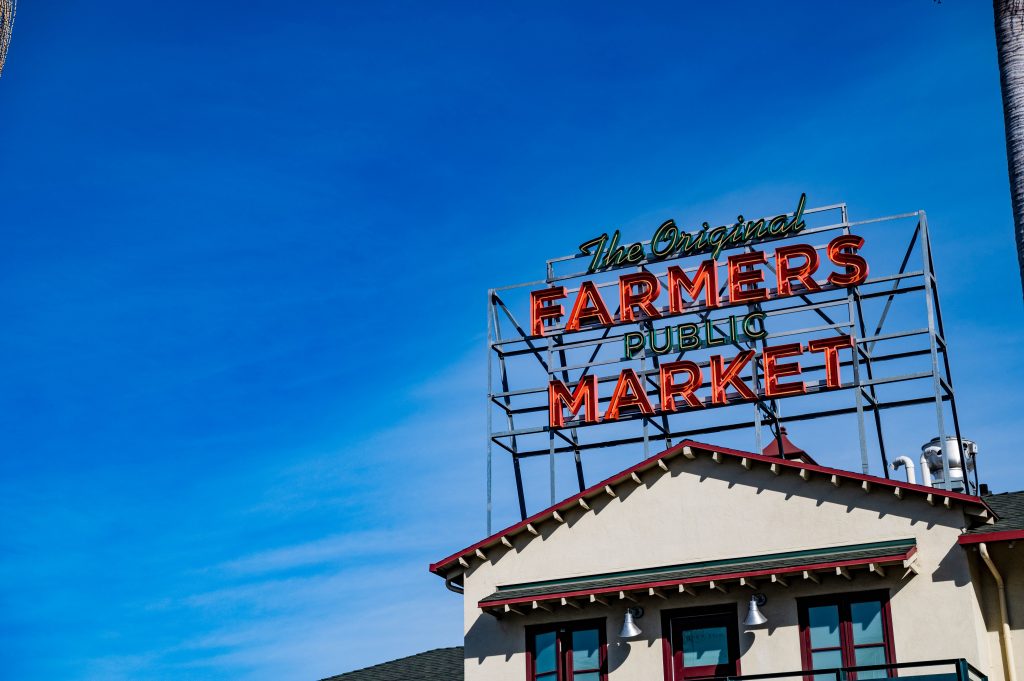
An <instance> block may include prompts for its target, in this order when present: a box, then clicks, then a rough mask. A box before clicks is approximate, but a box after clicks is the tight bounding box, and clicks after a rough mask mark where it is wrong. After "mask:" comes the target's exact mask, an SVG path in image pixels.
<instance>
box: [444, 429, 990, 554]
mask: <svg viewBox="0 0 1024 681" xmlns="http://www.w3.org/2000/svg"><path fill="white" fill-rule="evenodd" d="M684 447H690V448H692V449H700V450H703V451H706V452H719V453H721V454H725V455H727V456H732V457H738V458H743V459H750V460H752V461H762V462H764V463H768V464H776V465H779V466H784V467H787V468H793V469H796V470H801V469H803V470H808V471H811V472H816V473H822V474H825V475H835V476H837V477H840V478H844V479H847V480H857V481H858V482H865V481H866V482H870V483H871V484H872V485H878V486H880V487H889V488H897V487H898V488H900V489H905V490H908V491H912V492H919V493H921V494H932V495H935V496H937V497H939V498H943V497H949V498H950V499H954V500H957V501H962V502H964V503H966V504H973V505H977V506H981V507H982V508H984V509H986V510H987V511H988V512H989V513H992V515H995V513H994V512H993V511H992V509H991V508H989V507H988V505H987V504H986V503H985V502H984V501H982V500H981V497H975V496H971V495H969V494H962V493H960V492H948V491H946V490H941V489H937V488H935V487H928V486H926V485H912V484H910V483H908V482H899V481H896V480H890V479H888V478H879V477H876V476H874V475H865V474H863V473H853V472H851V471H844V470H841V469H838V468H827V467H825V466H818V465H816V464H809V463H803V462H801V461H791V460H788V459H783V458H782V457H778V456H765V455H763V454H755V453H753V452H744V451H742V450H739V449H730V448H728V447H718V446H715V445H709V444H705V443H703V442H696V441H694V440H683V441H682V442H680V443H679V444H677V445H674V446H672V447H670V448H668V449H666V450H665V451H663V452H661V453H660V454H655V455H654V456H652V457H650V458H647V459H644V460H643V461H641V462H640V463H637V464H635V465H633V466H630V467H629V468H627V469H626V470H624V471H622V472H620V473H616V474H615V475H613V476H611V477H609V478H606V479H604V480H602V481H601V482H599V483H597V484H596V485H591V486H590V487H588V488H587V489H585V490H583V491H582V492H580V493H578V494H575V495H573V496H571V497H569V498H568V499H564V500H562V501H560V502H558V503H557V504H555V505H554V506H549V507H548V508H546V509H544V510H543V511H540V512H538V513H534V514H533V515H532V516H530V517H529V518H527V519H526V520H523V521H520V522H518V523H516V524H515V525H511V526H509V527H507V528H505V529H504V530H501V531H499V532H496V533H495V534H492V535H491V536H489V537H487V538H486V539H482V540H480V541H478V542H477V543H475V544H473V545H472V546H469V547H466V548H464V549H462V550H461V551H458V552H457V553H453V554H452V555H450V556H448V557H447V558H443V559H441V560H439V561H437V562H436V563H431V564H430V571H431V572H433V573H434V574H440V570H441V568H444V567H446V566H448V565H449V564H450V563H453V562H455V561H456V560H458V559H459V558H461V557H464V556H466V555H467V554H471V553H474V552H475V551H476V550H477V549H482V548H484V547H486V546H488V545H490V544H493V543H495V542H497V541H498V540H499V539H501V537H503V536H504V535H507V534H511V533H516V532H519V531H521V530H523V529H524V528H525V527H526V526H527V525H529V524H531V523H535V522H538V521H540V520H543V519H545V518H547V517H548V516H550V515H551V513H552V512H553V511H561V510H565V509H567V508H568V507H570V506H574V505H575V504H576V503H577V501H579V500H580V499H584V498H586V497H589V496H590V495H592V494H595V493H597V492H599V491H600V490H602V489H604V487H605V486H606V485H615V484H617V483H619V482H622V481H623V480H625V479H626V478H628V477H629V476H630V474H631V473H636V472H638V471H641V470H646V469H648V468H650V467H651V466H654V465H656V464H657V462H658V460H660V459H665V458H670V457H673V456H675V455H676V454H678V453H679V452H680V451H682V450H683V448H684Z"/></svg>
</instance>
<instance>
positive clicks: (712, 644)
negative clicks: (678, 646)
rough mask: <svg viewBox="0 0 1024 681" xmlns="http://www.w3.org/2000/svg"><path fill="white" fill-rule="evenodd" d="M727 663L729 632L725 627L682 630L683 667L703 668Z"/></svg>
mask: <svg viewBox="0 0 1024 681" xmlns="http://www.w3.org/2000/svg"><path fill="white" fill-rule="evenodd" d="M728 661H729V632H728V630H727V629H726V628H725V627H707V628H704V629H684V630H683V666H684V667H705V666H707V665H710V664H716V665H717V664H726V663H727V662H728Z"/></svg>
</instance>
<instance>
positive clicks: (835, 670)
mask: <svg viewBox="0 0 1024 681" xmlns="http://www.w3.org/2000/svg"><path fill="white" fill-rule="evenodd" d="M879 672H881V674H879ZM920 672H925V673H920ZM723 678H724V680H725V681H762V680H764V681H767V680H768V679H794V680H798V681H803V680H813V681H833V680H834V681H867V680H868V679H873V680H878V679H880V680H882V681H885V680H887V679H896V678H900V679H911V680H912V681H988V677H987V676H986V675H985V674H982V673H981V672H980V671H978V670H977V669H975V668H974V667H973V666H971V664H970V663H969V662H968V661H967V660H965V659H963V658H961V659H956V660H923V661H921V662H897V663H895V664H872V665H862V666H859V667H832V668H828V669H812V670H809V671H803V670H801V671H797V672H776V673H773V674H744V675H741V676H726V677H723Z"/></svg>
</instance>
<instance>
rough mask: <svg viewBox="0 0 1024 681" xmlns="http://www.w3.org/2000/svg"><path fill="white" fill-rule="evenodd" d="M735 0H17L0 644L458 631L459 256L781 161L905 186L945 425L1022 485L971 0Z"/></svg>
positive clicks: (467, 276) (789, 183)
mask: <svg viewBox="0 0 1024 681" xmlns="http://www.w3.org/2000/svg"><path fill="white" fill-rule="evenodd" d="M770 4H771V7H770V8H769V7H768V5H769V3H756V2H748V3H695V2H693V3H664V4H658V3H642V4H641V3H629V4H628V6H627V4H622V3H596V4H595V3H592V2H590V3H559V4H557V6H552V5H551V4H548V5H541V4H536V5H532V6H530V5H525V6H524V5H516V6H512V5H505V6H500V7H499V6H496V5H494V6H488V5H486V4H480V3H465V4H461V5H458V4H445V3H430V4H429V6H428V5H427V4H423V3H407V4H395V3H385V2H382V3H348V4H342V3H335V2H313V1H311V2H306V3H298V4H296V3H292V4H291V5H281V4H280V3H269V2H260V1H256V2H250V3H247V4H246V7H245V8H244V10H243V9H242V8H241V6H240V5H238V4H233V3H216V2H204V3H198V2H188V1H186V2H183V3H176V4H175V5H174V8H173V9H174V11H173V12H170V11H169V10H168V9H167V7H160V8H159V9H158V8H157V7H156V6H155V5H152V4H151V3H141V2H124V1H121V0H111V1H110V2H105V3H94V2H93V3H86V2H83V1H81V0H79V1H73V0H61V1H58V2H53V3H47V4H45V5H41V4H38V3H35V4H33V3H26V2H23V3H21V7H20V8H19V14H18V17H17V24H16V26H15V34H14V39H13V42H12V46H11V52H10V54H9V57H8V61H7V66H6V69H5V72H4V75H3V77H2V79H0V224H2V226H3V235H4V239H5V247H4V248H3V249H2V251H0V259H2V263H0V306H2V309H3V310H4V313H5V315H4V316H5V324H4V328H5V333H4V334H2V335H0V353H2V357H3V360H2V361H0V372H2V373H0V381H2V384H3V386H4V389H3V390H2V391H0V445H2V451H3V463H4V474H3V476H2V477H0V640H2V641H3V642H2V643H0V670H3V671H2V672H0V675H2V676H4V677H5V678H12V679H14V678H17V679H38V678H55V677H59V678H64V679H71V680H87V679H104V680H111V679H112V680H117V679H139V678H145V679H156V680H160V679H315V678H319V677H321V676H326V675H328V674H332V673H337V672H341V671H346V670H349V669H353V668H357V667H360V666H364V665H367V664H371V663H374V662H378V661H381V660H385V659H389V658H392V657H395V656H398V655H402V654H409V653H413V652H417V651H419V650H422V649H426V648H430V647H435V646H442V645H454V644H457V643H458V642H459V641H460V637H461V603H460V600H459V599H458V598H457V597H456V596H454V595H453V594H451V593H449V592H448V591H446V590H445V589H444V587H443V584H442V583H441V581H440V580H438V579H437V578H436V577H433V576H432V575H429V574H428V573H427V571H426V566H427V564H428V563H429V562H431V561H432V560H436V559H438V558H440V557H442V556H444V555H447V554H448V553H450V552H451V550H453V549H456V548H459V547H461V546H464V545H465V544H467V543H468V542H470V541H471V540H474V539H476V538H478V537H479V536H480V535H482V533H483V530H484V515H483V508H484V456H483V453H484V427H485V426H484V411H483V402H484V397H483V396H484V392H485V380H486V378H485V369H484V367H485V352H484V349H483V345H484V336H485V332H486V327H485V309H484V300H485V298H484V294H485V292H486V290H487V288H489V287H491V286H497V285H502V284H507V283H514V282H518V281H526V280H531V279H536V278H539V277H540V276H542V275H543V261H544V259H545V258H548V257H553V256H556V255H562V254H567V253H571V252H572V251H573V250H574V249H575V246H576V245H577V244H578V243H580V241H582V240H583V239H585V238H589V237H590V236H592V235H593V234H594V233H598V232H600V231H603V230H606V229H613V228H616V227H621V228H622V229H623V230H624V231H625V232H626V234H627V235H628V236H630V237H632V238H636V239H640V238H646V236H647V234H648V232H649V226H650V225H651V224H657V223H658V222H660V221H661V220H663V219H666V218H668V217H675V218H676V219H677V220H683V221H685V220H686V219H688V218H693V219H694V220H696V219H701V220H703V219H714V218H716V217H717V218H720V219H721V220H722V221H727V220H729V219H731V218H732V216H734V215H735V213H736V211H738V210H741V211H744V212H746V213H747V214H748V215H756V214H774V213H777V212H780V211H782V210H789V209H790V207H791V204H792V203H793V200H794V197H796V196H798V195H799V193H800V192H802V191H806V192H807V193H808V195H809V196H810V197H811V203H812V204H818V205H821V204H826V203H832V202H836V201H846V202H848V203H849V205H850V207H851V214H852V216H853V217H854V218H866V217H874V216H878V215H884V214H891V213H897V212H903V211H909V210H916V209H919V208H923V209H926V210H927V211H928V213H929V217H930V222H931V225H932V229H933V239H934V246H935V250H936V258H937V268H938V274H939V278H940V284H941V286H942V294H943V304H944V312H945V314H946V317H947V324H948V335H949V337H950V341H951V346H952V353H953V371H954V376H955V378H956V382H957V388H958V395H959V398H960V407H961V413H962V419H963V423H964V431H965V433H967V434H969V435H970V436H973V437H974V438H976V439H977V440H978V441H979V442H980V443H981V445H982V450H983V457H984V459H983V462H982V465H983V468H982V472H983V475H982V478H983V480H984V479H988V480H989V481H990V482H992V483H993V486H994V487H995V488H996V489H997V490H1007V489H1020V488H1022V487H1024V474H1022V472H1021V469H1020V467H1019V465H1018V464H1017V462H1016V460H1015V459H1014V457H1015V456H1016V451H1017V449H1018V446H1017V444H1016V442H1017V441H1018V440H1019V434H1018V432H1017V425H1018V423H1019V420H1018V416H1017V405H1019V404H1020V400H1019V398H1018V395H1017V390H1018V389H1019V388H1018V386H1020V385H1021V384H1022V383H1024V370H1022V369H1021V366H1020V361H1019V358H1018V356H1017V353H1018V352H1019V349H1020V348H1021V347H1022V345H1021V336H1022V334H1021V330H1020V329H1021V322H1022V321H1024V320H1022V314H1021V312H1022V305H1021V288H1020V281H1019V276H1018V272H1017V268H1016V258H1015V253H1014V249H1013V241H1012V229H1011V215H1010V208H1009V193H1008V186H1007V179H1006V160H1005V147H1004V141H1003V132H1002V114H1001V107H1000V100H999V89H998V85H999V84H998V73H997V70H996V60H995V49H994V39H993V32H992V19H991V7H990V6H989V5H988V4H986V3H984V2H976V1H970V2H968V1H966V0H946V2H943V3H942V4H935V3H933V2H929V1H927V0H903V1H900V2H890V1H885V2H882V1H876V2H857V3H820V2H789V3H770ZM409 291H416V292H418V293H419V294H420V295H421V296H422V300H421V302H420V303H418V304H414V305H410V304H408V303H407V302H405V301H407V300H408V298H407V296H408V293H409ZM378 313H383V314H378ZM372 368H376V370H375V371H374V372H373V373H371V369H372ZM800 444H804V445H806V446H808V449H811V446H809V445H810V444H812V443H806V442H801V443H800ZM499 464H504V466H505V467H504V468H499V474H500V475H503V476H505V477H504V478H503V481H504V483H506V484H507V477H508V475H507V474H508V471H507V470H506V468H507V462H499ZM510 520H512V518H511V517H508V516H507V515H506V516H505V517H503V518H500V519H499V521H510Z"/></svg>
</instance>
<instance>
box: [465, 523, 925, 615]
mask: <svg viewBox="0 0 1024 681" xmlns="http://www.w3.org/2000/svg"><path fill="white" fill-rule="evenodd" d="M915 545H916V540H914V539H897V540H893V541H882V542H872V543H868V544H853V545H849V546H833V547H827V548H817V549H805V550H802V551H786V552H783V553H769V554H762V555H758V556H744V557H741V558H726V559H721V560H708V561H701V562H695V563H685V564H681V565H668V566H664V567H653V568H642V569H638V570H623V571H621V572H606V573H603V574H597V575H587V576H583V577H567V578H563V579H549V580H544V581H539V582H529V583H524V584H508V585H505V586H499V587H498V588H497V591H495V592H494V593H493V594H491V595H490V596H488V597H487V598H484V599H483V600H482V601H480V603H481V605H483V604H485V603H488V602H491V601H504V600H508V599H515V598H527V597H543V596H545V595H551V594H557V593H566V592H575V591H588V590H594V589H608V588H616V587H618V588H629V587H631V586H636V585H642V584H649V583H652V582H665V581H685V580H688V579H700V578H703V577H715V576H718V575H728V574H736V573H749V572H762V571H770V570H779V571H782V570H786V569H787V568H789V569H792V568H799V567H802V566H806V565H818V564H824V563H841V562H844V561H865V562H867V561H870V560H871V559H872V558H882V557H887V556H896V555H905V554H906V553H907V552H908V551H910V550H911V549H912V548H914V546H915Z"/></svg>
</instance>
